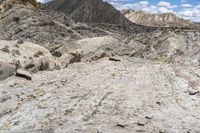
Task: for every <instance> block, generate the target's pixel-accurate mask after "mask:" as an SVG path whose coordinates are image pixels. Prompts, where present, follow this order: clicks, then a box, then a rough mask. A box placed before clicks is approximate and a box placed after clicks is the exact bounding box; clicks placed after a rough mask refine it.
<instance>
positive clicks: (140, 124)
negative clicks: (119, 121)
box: [137, 122, 145, 126]
mask: <svg viewBox="0 0 200 133" xmlns="http://www.w3.org/2000/svg"><path fill="white" fill-rule="evenodd" d="M137 125H138V126H145V124H144V123H141V122H137Z"/></svg>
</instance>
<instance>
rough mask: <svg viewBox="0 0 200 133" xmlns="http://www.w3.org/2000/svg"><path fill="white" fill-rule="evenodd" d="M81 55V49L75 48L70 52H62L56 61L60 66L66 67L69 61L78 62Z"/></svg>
mask: <svg viewBox="0 0 200 133" xmlns="http://www.w3.org/2000/svg"><path fill="white" fill-rule="evenodd" d="M81 56H82V50H80V49H77V50H74V51H72V52H70V53H65V54H63V55H62V56H61V57H60V58H58V59H57V62H60V65H61V67H62V68H65V67H67V66H68V65H69V64H71V63H75V62H80V61H81Z"/></svg>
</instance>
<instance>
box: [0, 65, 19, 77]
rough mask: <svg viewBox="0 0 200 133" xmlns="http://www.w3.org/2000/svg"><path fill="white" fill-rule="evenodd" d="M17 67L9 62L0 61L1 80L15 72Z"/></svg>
mask: <svg viewBox="0 0 200 133" xmlns="http://www.w3.org/2000/svg"><path fill="white" fill-rule="evenodd" d="M15 69H16V67H15V66H13V65H11V64H9V63H7V62H0V80H4V79H6V78H8V77H10V76H13V75H14V74H15Z"/></svg>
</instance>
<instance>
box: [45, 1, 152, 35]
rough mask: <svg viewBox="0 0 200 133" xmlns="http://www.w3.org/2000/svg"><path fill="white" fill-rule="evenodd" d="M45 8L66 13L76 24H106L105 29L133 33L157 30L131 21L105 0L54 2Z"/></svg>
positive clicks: (47, 4)
mask: <svg viewBox="0 0 200 133" xmlns="http://www.w3.org/2000/svg"><path fill="white" fill-rule="evenodd" d="M45 6H46V7H47V9H53V10H56V11H61V12H63V13H65V14H66V15H67V16H69V17H70V18H71V19H73V20H75V22H81V23H87V24H93V26H94V25H95V26H98V27H99V24H101V26H102V24H103V25H104V24H105V26H103V28H105V27H114V26H116V27H118V28H120V29H121V30H126V31H127V30H129V31H130V32H132V33H133V32H134V33H135V32H147V31H151V30H154V29H155V28H153V27H145V26H140V25H137V24H135V23H133V22H131V21H129V20H128V19H127V18H126V17H124V15H122V14H121V12H120V11H118V10H117V9H115V8H114V7H113V6H112V5H110V4H109V3H107V2H105V1H103V0H53V1H50V2H48V3H46V4H45ZM108 24H111V25H108ZM116 27H115V28H116ZM108 29H109V28H108Z"/></svg>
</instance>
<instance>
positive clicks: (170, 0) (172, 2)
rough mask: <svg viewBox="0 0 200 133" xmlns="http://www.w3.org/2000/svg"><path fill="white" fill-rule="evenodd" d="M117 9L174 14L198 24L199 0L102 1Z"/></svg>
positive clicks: (199, 15)
mask: <svg viewBox="0 0 200 133" xmlns="http://www.w3.org/2000/svg"><path fill="white" fill-rule="evenodd" d="M104 1H107V2H109V3H111V4H112V5H114V6H115V7H116V8H117V9H119V10H122V9H132V10H138V11H140V10H141V11H145V12H149V13H156V14H160V13H174V14H176V15H177V16H179V17H182V18H185V19H189V20H192V21H196V22H200V0H104Z"/></svg>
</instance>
